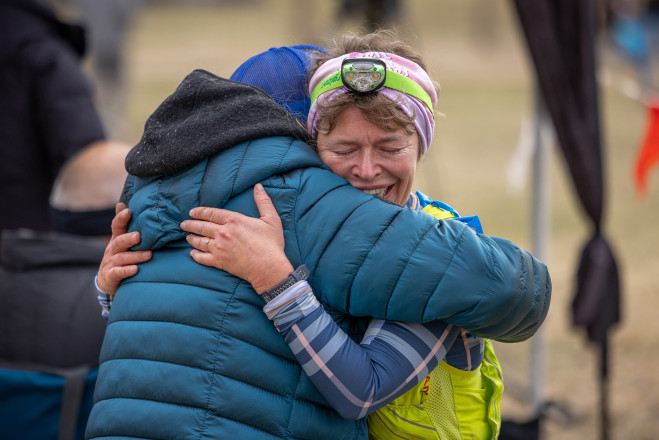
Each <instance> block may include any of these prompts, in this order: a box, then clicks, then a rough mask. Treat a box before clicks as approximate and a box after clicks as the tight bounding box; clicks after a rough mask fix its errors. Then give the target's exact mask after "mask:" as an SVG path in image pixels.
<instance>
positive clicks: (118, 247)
mask: <svg viewBox="0 0 659 440" xmlns="http://www.w3.org/2000/svg"><path fill="white" fill-rule="evenodd" d="M140 241H142V237H141V236H140V233H139V232H131V233H130V234H121V235H119V236H118V237H116V238H114V239H113V240H112V241H111V242H110V251H111V253H112V254H119V253H121V252H126V251H128V250H129V249H130V248H131V247H133V246H135V245H136V244H138V243H139V242H140Z"/></svg>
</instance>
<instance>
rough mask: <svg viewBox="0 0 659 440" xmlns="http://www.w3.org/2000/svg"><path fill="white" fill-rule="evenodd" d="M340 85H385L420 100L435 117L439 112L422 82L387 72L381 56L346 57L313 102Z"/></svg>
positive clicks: (357, 88)
mask: <svg viewBox="0 0 659 440" xmlns="http://www.w3.org/2000/svg"><path fill="white" fill-rule="evenodd" d="M338 87H345V88H346V89H348V90H350V91H352V92H357V93H368V92H375V91H378V90H380V89H382V88H383V87H387V88H390V89H394V90H398V91H400V92H403V93H406V94H408V95H410V96H413V97H415V98H417V99H419V100H420V101H421V102H423V103H424V104H425V106H426V107H427V108H428V110H430V113H431V114H432V115H433V116H434V114H435V111H434V109H433V108H432V100H431V99H430V95H428V92H426V91H425V90H424V89H423V87H422V86H421V85H420V84H417V83H416V82H414V80H413V79H411V78H408V77H406V76H403V75H401V74H400V73H397V72H394V71H393V70H389V71H387V65H386V64H385V62H384V61H383V60H381V59H378V58H366V57H364V58H345V59H344V60H343V61H342V62H341V70H340V71H338V72H335V73H332V74H331V75H329V76H328V77H326V78H324V79H323V80H322V81H320V82H319V83H318V84H317V85H316V87H314V89H313V90H312V91H311V103H312V104H313V103H314V102H315V101H316V99H317V98H318V97H319V96H320V95H321V94H323V93H325V92H328V91H330V90H333V89H336V88H338Z"/></svg>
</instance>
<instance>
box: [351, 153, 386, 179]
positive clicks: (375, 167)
mask: <svg viewBox="0 0 659 440" xmlns="http://www.w3.org/2000/svg"><path fill="white" fill-rule="evenodd" d="M380 173H382V167H381V166H380V164H379V163H378V159H377V157H376V156H375V153H374V152H373V151H372V150H364V151H362V152H361V154H360V155H359V157H358V159H357V162H356V163H355V164H354V166H353V174H354V175H355V177H358V178H360V179H362V180H373V179H374V178H375V177H377V176H379V175H380Z"/></svg>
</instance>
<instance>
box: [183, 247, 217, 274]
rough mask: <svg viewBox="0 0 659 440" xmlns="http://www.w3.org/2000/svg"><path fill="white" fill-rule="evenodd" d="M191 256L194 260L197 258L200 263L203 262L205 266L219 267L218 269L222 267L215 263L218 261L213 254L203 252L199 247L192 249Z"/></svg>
mask: <svg viewBox="0 0 659 440" xmlns="http://www.w3.org/2000/svg"><path fill="white" fill-rule="evenodd" d="M190 256H191V257H192V259H193V260H195V261H196V262H197V263H199V264H203V265H204V266H210V267H217V268H218V269H220V270H221V268H220V267H218V266H216V265H215V264H216V262H215V260H214V259H213V254H209V253H207V252H202V251H199V250H197V249H192V250H191V251H190Z"/></svg>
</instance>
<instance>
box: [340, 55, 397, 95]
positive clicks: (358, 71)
mask: <svg viewBox="0 0 659 440" xmlns="http://www.w3.org/2000/svg"><path fill="white" fill-rule="evenodd" d="M386 74H387V67H386V65H385V64H384V61H382V60H379V59H376V58H346V59H344V60H343V62H342V63H341V80H342V81H343V85H344V86H346V87H347V88H348V89H349V90H352V91H354V92H360V93H366V92H374V91H376V90H379V89H380V88H382V86H383V85H384V80H385V78H386Z"/></svg>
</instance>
